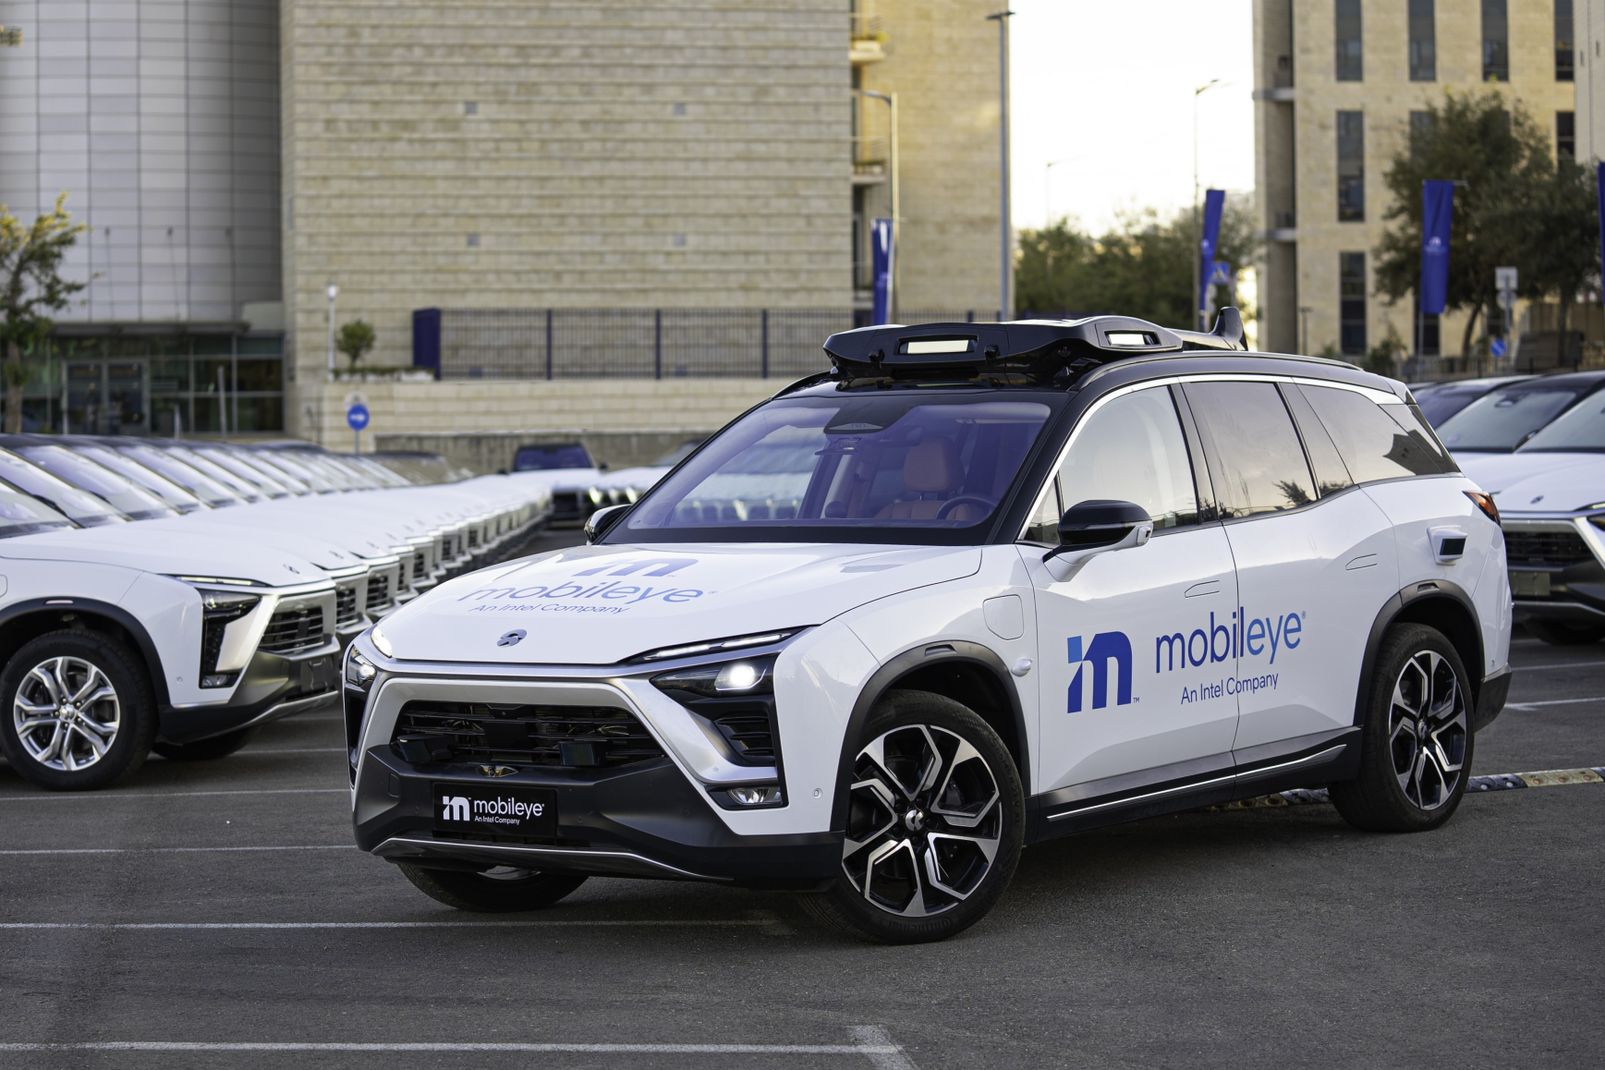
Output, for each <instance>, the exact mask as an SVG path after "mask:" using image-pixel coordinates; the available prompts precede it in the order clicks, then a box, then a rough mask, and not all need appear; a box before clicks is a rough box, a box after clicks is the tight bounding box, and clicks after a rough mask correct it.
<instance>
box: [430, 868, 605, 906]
mask: <svg viewBox="0 0 1605 1070" xmlns="http://www.w3.org/2000/svg"><path fill="white" fill-rule="evenodd" d="M399 868H400V870H401V873H402V875H403V876H405V877H406V878H407V879H408V880H409V881H411V882H412V884H413V887H415V888H417V889H418V890H419V891H420V892H423V893H424V894H425V895H427V896H428V897H429V898H431V899H433V900H435V901H436V902H437V903H444V904H446V905H447V906H449V907H455V908H456V909H458V910H468V911H472V912H474V913H476V914H507V913H511V912H513V911H518V910H539V909H540V908H541V907H549V906H551V905H552V904H553V903H555V902H557V901H558V900H560V899H562V898H563V897H564V896H566V895H568V894H569V893H571V892H573V891H574V890H575V889H576V888H578V887H579V886H580V885H582V884H584V883H585V878H584V877H578V876H572V875H570V874H565V873H542V872H540V871H539V870H534V869H516V868H514V867H512V866H496V867H494V868H492V869H485V870H480V871H478V872H475V871H474V870H467V869H432V868H430V867H428V866H420V865H416V864H414V863H412V862H402V863H399Z"/></svg>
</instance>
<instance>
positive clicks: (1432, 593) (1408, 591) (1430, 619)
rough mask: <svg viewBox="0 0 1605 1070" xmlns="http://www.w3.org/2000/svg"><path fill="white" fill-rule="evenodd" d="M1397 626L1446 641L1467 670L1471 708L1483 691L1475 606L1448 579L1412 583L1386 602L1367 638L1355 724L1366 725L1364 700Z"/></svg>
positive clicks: (1356, 695)
mask: <svg viewBox="0 0 1605 1070" xmlns="http://www.w3.org/2000/svg"><path fill="white" fill-rule="evenodd" d="M1396 624H1424V625H1426V626H1428V627H1430V628H1434V629H1436V630H1437V631H1439V632H1441V633H1442V634H1443V636H1444V638H1446V639H1448V640H1449V643H1450V645H1451V646H1453V647H1454V648H1455V652H1456V653H1458V654H1459V655H1460V661H1461V663H1462V664H1464V665H1465V667H1466V675H1467V677H1468V681H1467V682H1468V683H1469V685H1470V687H1471V697H1472V708H1473V709H1475V708H1476V702H1477V699H1478V698H1479V697H1480V695H1481V692H1482V682H1483V671H1482V629H1481V628H1479V627H1478V625H1477V611H1476V608H1475V604H1474V603H1473V602H1472V600H1471V596H1470V595H1468V594H1467V593H1466V592H1465V590H1464V589H1462V588H1461V587H1460V586H1459V585H1457V584H1454V583H1450V582H1449V581H1447V580H1423V581H1421V582H1419V583H1412V584H1411V585H1410V586H1408V587H1406V588H1404V589H1403V590H1401V591H1399V592H1398V593H1397V594H1395V595H1394V596H1393V597H1392V598H1390V599H1388V601H1387V603H1386V604H1384V605H1383V607H1382V609H1381V611H1380V612H1378V613H1377V616H1376V620H1375V621H1374V622H1373V623H1372V625H1371V634H1370V635H1369V636H1368V637H1367V638H1366V643H1365V658H1364V660H1363V661H1362V662H1361V666H1360V684H1359V689H1358V691H1357V692H1356V694H1355V698H1354V723H1355V724H1356V725H1361V724H1364V723H1365V714H1366V699H1367V698H1368V696H1369V695H1370V692H1371V682H1372V679H1371V678H1372V675H1373V674H1374V673H1375V672H1376V662H1377V655H1378V652H1379V651H1380V650H1381V648H1382V640H1383V638H1384V637H1385V636H1386V635H1387V633H1388V629H1390V628H1392V627H1393V626H1394V625H1396Z"/></svg>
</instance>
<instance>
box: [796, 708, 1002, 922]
mask: <svg viewBox="0 0 1605 1070" xmlns="http://www.w3.org/2000/svg"><path fill="white" fill-rule="evenodd" d="M857 746H858V751H857V754H856V755H855V757H854V758H853V761H852V763H851V765H850V766H849V768H848V770H847V783H846V784H845V785H844V786H843V788H844V790H845V791H846V793H847V828H846V832H845V835H844V837H843V842H842V861H841V868H840V871H839V872H838V873H837V875H836V879H835V882H834V884H833V885H832V887H831V888H830V889H829V891H827V892H825V893H823V894H820V895H816V896H811V897H809V898H808V899H806V900H804V902H805V904H806V905H807V907H808V909H809V910H810V911H811V912H812V913H813V914H814V915H815V916H817V917H819V918H820V919H822V920H824V921H826V922H828V923H830V924H832V925H835V926H836V927H838V928H841V929H844V930H846V931H848V932H850V933H854V934H856V935H859V936H864V937H868V938H869V939H871V940H878V941H881V942H882V943H889V944H912V943H924V942H927V941H932V940H944V939H946V938H947V937H949V936H952V935H954V934H955V933H959V932H962V931H963V930H964V929H967V928H969V927H970V926H971V925H973V924H975V923H976V922H977V921H979V920H980V919H981V918H982V917H983V916H985V914H986V913H987V912H988V911H989V910H991V909H992V906H993V904H995V903H996V902H997V901H998V897H999V896H1001V895H1002V894H1003V890H1004V888H1006V887H1008V884H1009V881H1010V879H1011V878H1012V877H1013V876H1014V869H1015V865H1016V864H1017V863H1018V862H1019V860H1020V846H1021V842H1022V837H1023V832H1024V826H1025V802H1024V799H1023V797H1022V794H1021V789H1020V778H1019V774H1018V773H1017V772H1016V771H1015V766H1014V759H1013V757H1012V756H1011V755H1010V754H1009V750H1008V748H1007V747H1006V746H1004V744H1003V741H1002V740H1001V739H999V738H998V734H997V733H996V732H994V731H993V730H992V727H991V726H990V725H988V724H987V723H986V722H985V721H983V720H981V718H980V717H978V716H976V714H975V713H974V712H973V711H972V710H970V709H969V708H968V707H966V706H963V705H960V704H959V703H957V702H954V701H953V700H952V699H949V698H945V697H943V696H941V695H936V694H931V693H929V692H924V691H896V692H893V693H891V694H890V695H888V696H887V697H886V698H885V699H884V700H882V702H881V704H880V705H879V706H878V707H877V708H876V710H875V712H874V713H873V714H872V715H871V717H870V719H869V722H868V723H867V724H866V725H865V727H864V730H863V734H862V737H861V739H860V740H859V741H858V743H857Z"/></svg>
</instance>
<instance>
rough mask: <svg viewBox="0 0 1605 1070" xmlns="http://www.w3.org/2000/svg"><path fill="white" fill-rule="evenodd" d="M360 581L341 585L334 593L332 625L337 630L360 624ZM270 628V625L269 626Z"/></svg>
mask: <svg viewBox="0 0 1605 1070" xmlns="http://www.w3.org/2000/svg"><path fill="white" fill-rule="evenodd" d="M360 582H362V581H361V580H351V581H349V582H346V583H342V584H341V585H340V586H339V587H337V588H335V591H334V623H335V627H337V628H347V627H350V626H351V625H354V624H360V623H362V614H361V613H359V612H358V611H357V584H358V583H360ZM269 627H271V625H269Z"/></svg>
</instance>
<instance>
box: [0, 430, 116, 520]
mask: <svg viewBox="0 0 1605 1070" xmlns="http://www.w3.org/2000/svg"><path fill="white" fill-rule="evenodd" d="M0 479H3V480H5V481H6V482H7V483H9V484H11V485H12V486H13V487H16V488H17V489H18V490H20V491H22V492H23V493H24V494H28V495H31V496H32V497H34V498H37V499H39V500H40V501H41V502H44V503H45V504H46V505H48V506H49V507H50V508H52V509H54V510H56V511H57V512H58V513H63V514H65V515H66V516H67V517H69V518H70V519H71V520H73V521H74V522H76V523H79V524H82V525H84V526H85V527H93V526H94V525H96V524H116V523H121V522H122V521H124V520H126V519H128V518H127V517H125V516H123V515H122V514H121V513H119V512H118V511H117V510H116V509H113V508H112V507H111V506H110V505H108V504H107V503H106V502H104V501H102V500H101V499H99V498H97V497H95V496H94V495H93V494H89V493H87V492H85V491H81V490H79V489H78V488H77V487H74V486H70V485H68V484H66V483H63V482H62V481H61V480H59V479H57V478H56V477H55V476H53V475H51V474H50V473H49V472H46V471H45V470H44V469H43V468H40V467H39V466H38V465H34V464H29V463H28V462H27V461H25V460H23V459H22V458H21V457H18V456H17V455H16V454H15V453H12V452H11V451H10V450H4V449H0Z"/></svg>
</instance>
